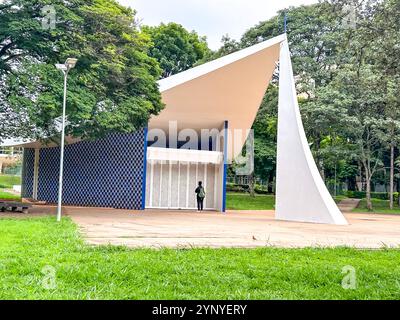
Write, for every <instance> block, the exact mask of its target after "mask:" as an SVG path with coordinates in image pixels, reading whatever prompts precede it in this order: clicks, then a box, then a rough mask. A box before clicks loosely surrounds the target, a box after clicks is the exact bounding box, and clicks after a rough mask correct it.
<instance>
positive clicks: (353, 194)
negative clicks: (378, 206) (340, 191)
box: [345, 191, 399, 202]
mask: <svg viewBox="0 0 400 320" xmlns="http://www.w3.org/2000/svg"><path fill="white" fill-rule="evenodd" d="M345 196H347V197H349V198H357V199H364V198H366V197H367V193H366V192H365V191H346V192H345ZM393 197H394V201H395V202H398V201H399V192H395V193H394V194H393ZM371 198H372V199H380V200H389V193H388V192H371Z"/></svg>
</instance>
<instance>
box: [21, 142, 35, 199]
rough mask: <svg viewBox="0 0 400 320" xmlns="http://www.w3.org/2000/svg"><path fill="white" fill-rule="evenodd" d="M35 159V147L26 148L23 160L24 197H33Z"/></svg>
mask: <svg viewBox="0 0 400 320" xmlns="http://www.w3.org/2000/svg"><path fill="white" fill-rule="evenodd" d="M34 161H35V149H25V150H24V159H23V162H22V181H23V184H22V193H21V195H22V197H23V198H32V197H33V163H34Z"/></svg>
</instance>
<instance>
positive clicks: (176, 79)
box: [158, 34, 287, 92]
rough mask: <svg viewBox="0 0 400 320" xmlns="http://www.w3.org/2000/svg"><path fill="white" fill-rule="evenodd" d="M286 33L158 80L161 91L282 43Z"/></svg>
mask: <svg viewBox="0 0 400 320" xmlns="http://www.w3.org/2000/svg"><path fill="white" fill-rule="evenodd" d="M286 39H287V38H286V34H281V35H279V36H277V37H274V38H272V39H269V40H266V41H263V42H260V43H258V44H256V45H253V46H251V47H248V48H245V49H242V50H239V51H236V52H234V53H231V54H228V55H226V56H224V57H221V58H219V59H216V60H213V61H210V62H207V63H205V64H202V65H200V66H197V67H194V68H191V69H189V70H186V71H183V72H180V73H178V74H175V75H173V76H170V77H168V78H165V79H161V80H159V81H158V84H159V86H160V91H161V92H164V91H167V90H169V89H171V88H173V87H176V86H179V85H181V84H183V83H185V82H188V81H191V80H193V79H196V78H199V77H201V76H203V75H205V74H207V73H210V72H213V71H215V70H217V69H219V68H222V67H224V66H227V65H229V64H231V63H234V62H236V61H239V60H241V59H244V58H246V57H248V56H251V55H253V54H255V53H257V52H259V51H262V50H264V49H267V48H269V47H272V46H274V45H276V44H278V43H282V42H284V41H285V40H286Z"/></svg>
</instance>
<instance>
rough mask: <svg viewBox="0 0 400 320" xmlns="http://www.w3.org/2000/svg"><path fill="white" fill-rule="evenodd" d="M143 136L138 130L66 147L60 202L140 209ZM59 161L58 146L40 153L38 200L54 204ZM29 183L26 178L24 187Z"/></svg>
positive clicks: (143, 153)
mask: <svg viewBox="0 0 400 320" xmlns="http://www.w3.org/2000/svg"><path fill="white" fill-rule="evenodd" d="M145 135H146V134H145V130H140V131H138V132H135V133H133V134H110V135H108V136H107V137H106V138H103V139H100V140H97V141H83V142H79V143H75V144H71V145H67V146H66V147H65V160H64V187H63V203H64V204H69V205H79V206H99V207H111V208H119V209H135V210H140V209H141V208H142V198H143V197H142V192H143V191H142V190H143V183H144V181H143V180H144V176H145V175H144V170H145V166H144V162H145ZM26 150H30V149H26ZM28 153H29V154H30V151H29V152H28ZM59 158H60V148H59V147H55V148H45V149H41V150H40V158H39V183H38V200H43V201H47V202H51V203H56V202H57V196H58V173H59V165H60V160H59ZM26 161H27V162H29V165H27V167H30V166H32V167H33V160H32V159H31V158H30V157H29V158H27V159H26ZM28 171H29V172H30V171H31V170H28ZM32 172H33V170H32ZM27 177H28V176H27ZM30 183H31V182H30V180H29V179H26V181H25V184H26V185H28V184H30ZM27 189H28V188H27Z"/></svg>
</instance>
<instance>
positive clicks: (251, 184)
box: [249, 173, 256, 197]
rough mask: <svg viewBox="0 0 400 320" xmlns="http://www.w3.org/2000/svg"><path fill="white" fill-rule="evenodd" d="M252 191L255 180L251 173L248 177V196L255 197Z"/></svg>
mask: <svg viewBox="0 0 400 320" xmlns="http://www.w3.org/2000/svg"><path fill="white" fill-rule="evenodd" d="M254 189H255V179H254V173H252V174H251V175H250V176H249V190H250V196H251V197H255V196H256V193H255V191H254Z"/></svg>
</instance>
